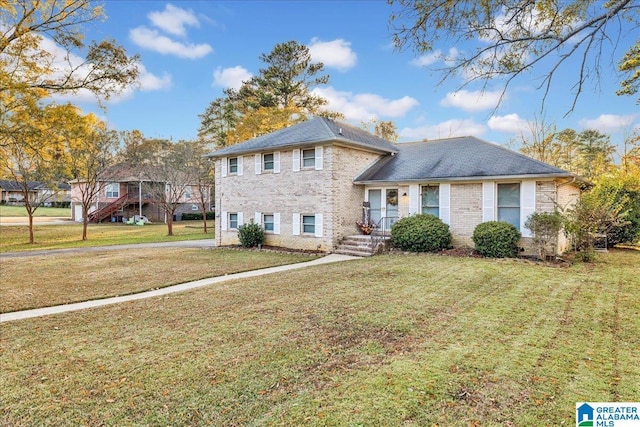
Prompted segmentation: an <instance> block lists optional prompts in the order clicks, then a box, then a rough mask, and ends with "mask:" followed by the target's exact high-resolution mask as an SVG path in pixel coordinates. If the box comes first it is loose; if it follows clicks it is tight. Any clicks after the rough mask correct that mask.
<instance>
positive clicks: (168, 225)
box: [167, 213, 173, 236]
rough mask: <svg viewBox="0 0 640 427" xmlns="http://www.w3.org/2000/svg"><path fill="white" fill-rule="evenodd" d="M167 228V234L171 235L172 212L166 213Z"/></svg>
mask: <svg viewBox="0 0 640 427" xmlns="http://www.w3.org/2000/svg"><path fill="white" fill-rule="evenodd" d="M167 230H168V234H167V235H168V236H173V214H172V213H171V214H167Z"/></svg>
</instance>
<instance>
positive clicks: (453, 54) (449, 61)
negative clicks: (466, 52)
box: [411, 47, 460, 67]
mask: <svg viewBox="0 0 640 427" xmlns="http://www.w3.org/2000/svg"><path fill="white" fill-rule="evenodd" d="M459 54H460V52H459V51H458V49H456V48H455V47H452V48H451V49H449V52H448V53H447V55H443V54H442V51H441V50H440V49H438V50H435V51H433V52H431V53H429V54H427V55H422V56H420V57H418V58H415V59H413V60H412V61H411V64H412V65H415V66H416V67H428V66H429V65H431V64H435V63H436V62H439V61H443V62H444V63H445V64H446V65H447V66H451V65H453V62H454V61H455V59H456V58H457V57H458V55H459Z"/></svg>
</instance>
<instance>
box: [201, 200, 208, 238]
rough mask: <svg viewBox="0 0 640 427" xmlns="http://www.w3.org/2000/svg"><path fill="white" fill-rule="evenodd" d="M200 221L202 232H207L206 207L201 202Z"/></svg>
mask: <svg viewBox="0 0 640 427" xmlns="http://www.w3.org/2000/svg"><path fill="white" fill-rule="evenodd" d="M201 207H202V223H203V225H204V234H207V208H206V206H205V205H204V203H203V204H202V206H201Z"/></svg>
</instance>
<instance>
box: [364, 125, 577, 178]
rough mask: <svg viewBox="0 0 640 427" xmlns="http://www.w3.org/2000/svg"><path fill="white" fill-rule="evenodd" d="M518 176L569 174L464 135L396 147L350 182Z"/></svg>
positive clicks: (402, 144)
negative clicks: (395, 151) (394, 150)
mask: <svg viewBox="0 0 640 427" xmlns="http://www.w3.org/2000/svg"><path fill="white" fill-rule="evenodd" d="M516 176H517V177H522V176H536V177H538V176H550V177H551V176H554V177H563V176H564V177H568V176H573V175H572V174H571V173H569V172H567V171H564V170H562V169H559V168H557V167H554V166H551V165H548V164H546V163H542V162H540V161H538V160H535V159H532V158H530V157H528V156H525V155H524V154H520V153H517V152H515V151H512V150H509V149H506V148H504V147H500V146H499V145H496V144H492V143H490V142H487V141H483V140H481V139H478V138H475V137H471V136H466V137H459V138H448V139H442V140H434V141H423V142H414V143H401V144H398V153H397V154H395V155H393V156H391V155H390V156H385V157H383V158H381V159H380V160H379V161H378V162H376V163H375V164H374V165H373V166H371V167H370V168H369V169H368V170H366V171H365V172H363V173H362V174H361V175H360V176H358V177H357V178H356V179H355V180H354V181H355V182H358V183H365V182H402V181H438V180H439V181H447V180H461V179H474V178H489V177H492V178H499V177H505V178H506V177H516Z"/></svg>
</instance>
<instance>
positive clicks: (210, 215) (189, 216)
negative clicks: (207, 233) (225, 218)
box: [182, 211, 216, 221]
mask: <svg viewBox="0 0 640 427" xmlns="http://www.w3.org/2000/svg"><path fill="white" fill-rule="evenodd" d="M207 219H216V213H215V212H213V211H211V212H207ZM182 220H183V221H195V220H200V221H202V212H193V213H191V212H189V213H183V214H182Z"/></svg>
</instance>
